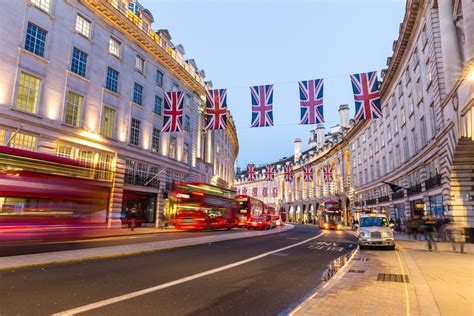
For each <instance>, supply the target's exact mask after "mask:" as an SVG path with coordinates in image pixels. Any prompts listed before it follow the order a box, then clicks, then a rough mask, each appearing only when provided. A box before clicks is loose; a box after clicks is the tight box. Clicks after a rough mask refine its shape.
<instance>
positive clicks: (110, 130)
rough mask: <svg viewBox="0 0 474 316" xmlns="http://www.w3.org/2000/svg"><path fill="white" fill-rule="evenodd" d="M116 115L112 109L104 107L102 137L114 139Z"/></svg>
mask: <svg viewBox="0 0 474 316" xmlns="http://www.w3.org/2000/svg"><path fill="white" fill-rule="evenodd" d="M115 113H116V111H115V110H114V109H112V108H109V107H107V106H104V110H103V112H102V126H101V131H102V135H103V136H106V137H111V138H112V137H114V133H115Z"/></svg>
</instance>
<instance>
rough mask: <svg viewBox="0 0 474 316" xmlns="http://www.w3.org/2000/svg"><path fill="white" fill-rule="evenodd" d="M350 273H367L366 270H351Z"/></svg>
mask: <svg viewBox="0 0 474 316" xmlns="http://www.w3.org/2000/svg"><path fill="white" fill-rule="evenodd" d="M349 273H365V270H352V269H351V270H349Z"/></svg>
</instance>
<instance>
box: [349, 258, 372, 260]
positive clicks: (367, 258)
mask: <svg viewBox="0 0 474 316" xmlns="http://www.w3.org/2000/svg"><path fill="white" fill-rule="evenodd" d="M352 260H357V261H369V258H354V259H352Z"/></svg>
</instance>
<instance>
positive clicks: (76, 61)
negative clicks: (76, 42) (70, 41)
mask: <svg viewBox="0 0 474 316" xmlns="http://www.w3.org/2000/svg"><path fill="white" fill-rule="evenodd" d="M86 68H87V54H86V53H84V52H83V51H82V50H79V49H77V48H75V47H74V50H73V51H72V62H71V71H72V72H73V73H75V74H77V75H79V76H81V77H85V76H86Z"/></svg>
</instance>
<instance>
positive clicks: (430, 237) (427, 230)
mask: <svg viewBox="0 0 474 316" xmlns="http://www.w3.org/2000/svg"><path fill="white" fill-rule="evenodd" d="M419 226H420V228H421V229H422V231H423V235H424V236H425V240H426V246H427V248H428V251H431V252H433V251H434V252H438V246H437V244H436V240H435V238H434V237H435V228H436V220H435V219H434V218H432V217H430V216H424V217H422V218H421V220H420V222H419Z"/></svg>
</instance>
